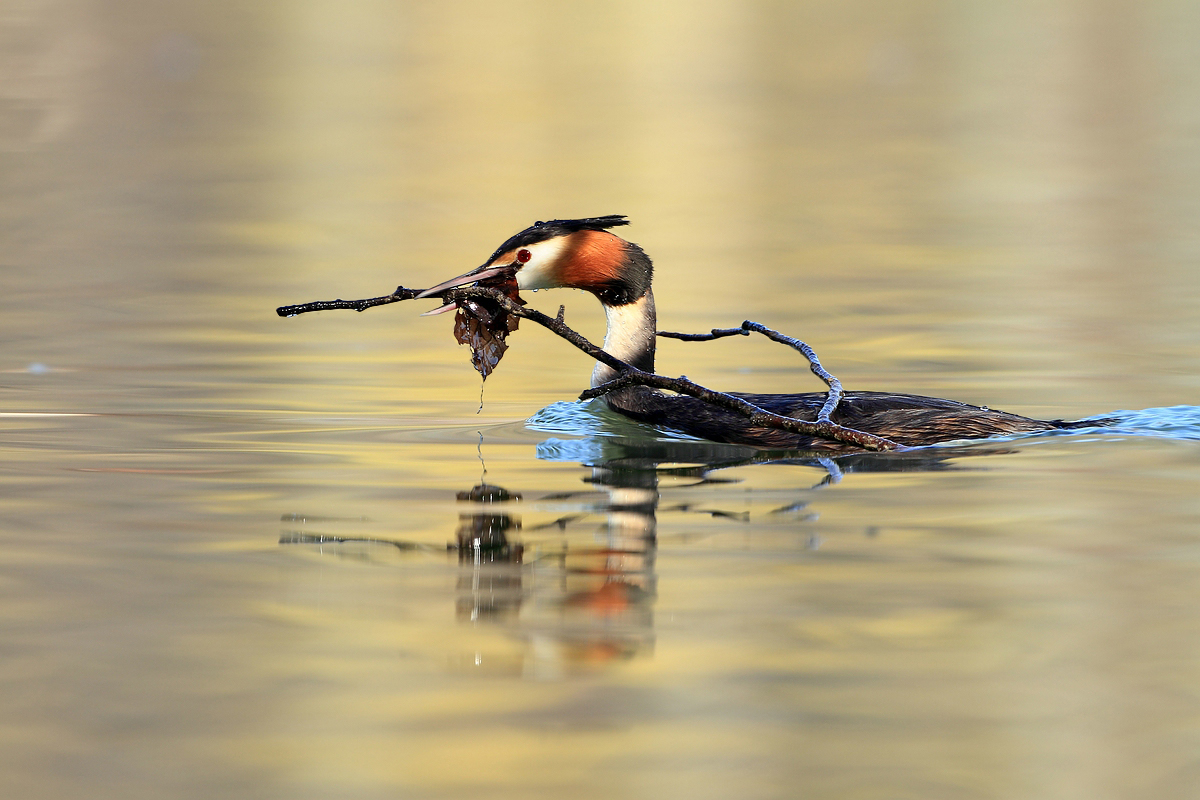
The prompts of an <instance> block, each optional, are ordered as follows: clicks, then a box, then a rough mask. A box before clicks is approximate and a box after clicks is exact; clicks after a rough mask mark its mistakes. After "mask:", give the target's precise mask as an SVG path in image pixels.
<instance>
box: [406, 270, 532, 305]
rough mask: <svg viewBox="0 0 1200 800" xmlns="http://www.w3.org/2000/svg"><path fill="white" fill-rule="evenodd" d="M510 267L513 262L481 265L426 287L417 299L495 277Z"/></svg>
mask: <svg viewBox="0 0 1200 800" xmlns="http://www.w3.org/2000/svg"><path fill="white" fill-rule="evenodd" d="M510 269H512V264H505V265H504V266H502V267H488V266H483V267H479V268H478V269H473V270H471V271H470V272H468V273H466V274H465V275H459V276H458V277H457V278H451V279H450V280H448V281H446V282H445V283H439V284H438V285H437V286H434V287H433V288H431V289H426V290H425V291H423V292H421V293H420V294H419V295H417V297H416V299H418V300H420V299H421V298H422V297H432V296H433V295H435V294H439V293H440V292H444V291H446V290H447V289H457V288H458V287H459V286H466V285H467V284H468V283H475V281H482V280H486V279H488V278H494V277H496V276H497V275H501V274H503V273H504V272H506V271H508V270H510Z"/></svg>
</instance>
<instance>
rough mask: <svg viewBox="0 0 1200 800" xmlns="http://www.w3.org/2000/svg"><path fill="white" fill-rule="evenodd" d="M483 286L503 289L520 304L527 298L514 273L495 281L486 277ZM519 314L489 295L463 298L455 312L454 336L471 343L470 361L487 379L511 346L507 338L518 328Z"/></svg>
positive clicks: (462, 341)
mask: <svg viewBox="0 0 1200 800" xmlns="http://www.w3.org/2000/svg"><path fill="white" fill-rule="evenodd" d="M479 285H481V286H492V287H494V288H498V289H503V290H504V292H505V294H507V295H508V296H509V298H511V299H512V300H514V301H515V302H517V303H520V304H521V305H525V301H524V300H522V299H521V296H520V294H518V293H517V282H516V281H515V280H513V278H512V277H511V276H507V277H505V278H504V279H502V280H500V281H496V282H488V281H483V282H480V284H479ZM519 322H520V318H518V317H514V316H513V315H512V314H509V313H508V312H507V311H505V310H504V309H503V308H501V307H500V306H499V304H497V303H495V302H493V301H492V300H489V299H487V298H477V299H474V300H465V301H463V302H460V303H459V305H458V310H457V311H456V312H455V314H454V338H455V339H457V340H458V343H459V344H465V345H470V347H471V365H472V366H474V367H475V369H476V370H478V371H479V374H480V375H482V376H483V378H484V380H487V376H488V375H491V374H492V370H494V369H495V368H496V365H497V364H499V363H500V359H501V358H503V357H504V352H505V351H506V350H508V343H507V342H506V341H505V339H506V338H507V337H508V334H510V333H512V332H513V331H515V330H516V329H517V323H519Z"/></svg>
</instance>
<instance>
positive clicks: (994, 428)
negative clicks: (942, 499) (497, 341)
mask: <svg viewBox="0 0 1200 800" xmlns="http://www.w3.org/2000/svg"><path fill="white" fill-rule="evenodd" d="M628 224H629V221H628V220H627V219H626V218H625V216H624V215H620V214H614V215H609V216H605V217H589V218H586V219H556V220H551V221H549V222H538V223H536V224H534V225H532V226H530V227H528V228H526V229H525V230H523V231H521V232H520V233H518V234H516V235H515V236H512V237H511V238H509V239H508V240H507V241H505V242H504V244H502V245H500V246H499V247H498V248H496V252H494V253H492V256H491V258H489V259H488V260H487V261H486V262H484V264H483V265H482V266H480V267H478V268H477V269H474V270H472V271H471V272H468V273H466V274H465V275H460V276H458V277H457V278H452V279H451V280H448V281H446V282H445V283H441V284H438V285H437V286H434V287H432V288H430V289H426V290H425V291H424V292H422V293H421V294H419V295H418V297H432V296H435V295H438V294H440V293H442V292H445V291H446V290H448V289H453V288H456V287H460V286H466V285H468V284H472V283H476V282H483V283H484V284H485V285H486V284H487V283H488V282H489V281H493V280H497V279H500V280H503V279H505V278H508V277H515V279H516V285H517V287H518V288H519V289H554V288H560V287H565V288H571V289H583V290H585V291H588V292H591V293H592V294H594V295H595V296H596V298H597V299H598V300H599V301H600V304H601V305H602V306H604V313H605V316H606V317H607V320H608V330H607V332H606V333H605V335H604V345H603V347H604V349H605V350H606V351H608V352H609V353H610V354H612V355H613V356H615V357H617V358H619V359H621V360H622V361H625V362H626V363H628V364H631V365H633V366H635V367H637V368H639V369H642V370H645V371H647V372H653V371H654V345H655V332H656V327H655V326H656V320H655V316H654V293H653V292H652V291H651V289H650V281H651V278H652V276H653V265H652V264H651V262H650V257H649V256H647V255H646V253H645V252H644V251H643V250H642V248H640V247H638V246H637V245H636V244H634V243H633V242H629V241H626V240H624V239H622V238H621V237H619V236H617V235H615V234H613V233H610V232H609V229H610V228H615V227H618V226H621V225H628ZM450 307H452V306H447V308H450ZM616 374H617V373H616V371H615V370H613V369H612V368H611V367H609V366H607V365H605V364H601V363H597V364H596V367H595V369H594V370H593V372H592V386H599V385H600V384H602V383H605V382H607V381H609V380H612V379H613V378H614V377H616ZM731 394H734V395H735V396H737V397H742V398H745V399H746V400H748V401H749V402H751V403H753V404H755V405H757V406H759V407H761V408H763V409H766V410H767V411H772V412H774V413H776V414H781V415H785V416H791V417H795V418H797V419H803V420H810V421H811V420H814V419H816V415H817V411H818V410H819V409H820V408H821V405H822V404H823V403H824V402H825V398H826V393H825V392H806V393H802V394H746V393H742V392H735V393H731ZM604 400H605V402H606V403H607V404H608V406H609V407H610V408H612V409H613V410H614V411H617V412H619V413H621V414H623V415H625V416H627V417H631V418H632V419H635V420H638V421H639V422H645V423H649V424H652V425H659V426H663V427H667V428H673V429H675V430H677V431H681V432H683V433H686V434H689V435H692V436H698V437H701V438H703V439H710V440H712V441H716V442H730V443H734V444H748V445H753V446H756V447H769V448H781V449H800V450H831V451H854V450H858V448H857V447H855V446H853V445H846V444H843V443H840V442H831V441H827V440H824V439H819V438H814V437H811V436H804V435H800V434H796V433H791V432H788V431H781V430H775V429H772V428H763V427H758V426H754V425H752V424H750V423H749V421H747V420H746V419H745V418H744V417H742V416H740V415H738V414H736V413H734V412H732V411H726V410H725V409H722V408H717V407H715V406H712V405H709V404H708V403H705V402H703V401H701V400H697V399H695V398H693V397H688V396H685V395H676V394H668V393H665V392H661V391H658V390H656V389H650V388H647V387H644V386H638V387H631V388H627V389H622V390H620V391H616V392H613V393H611V394H608V395H606V396H605V397H604ZM832 420H833V421H834V422H837V423H839V424H841V425H844V426H846V427H849V428H855V429H857V430H860V431H865V432H867V433H872V434H875V435H877V436H883V437H885V438H887V439H891V440H892V441H894V442H897V443H899V444H902V445H906V446H910V447H916V446H922V445H930V444H936V443H938V442H946V441H952V440H957V439H982V438H986V437H989V436H998V435H1006V434H1020V433H1038V432H1043V431H1052V430H1060V429H1066V428H1079V427H1088V426H1092V425H1096V424H1101V423H1097V422H1095V421H1091V422H1088V421H1083V422H1065V421H1063V420H1037V419H1030V418H1028V417H1021V416H1018V415H1016V414H1006V413H1004V412H1002V411H992V410H990V409H988V408H981V407H979V406H972V405H967V404H966V403H959V402H956V401H954V400H941V399H939V398H936V397H921V396H919V395H911V394H892V393H890V392H846V394H845V397H844V398H843V399H842V401H841V403H840V404H839V405H838V407H837V409H836V410H835V411H834V413H833V415H832Z"/></svg>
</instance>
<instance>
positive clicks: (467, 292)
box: [443, 286, 900, 450]
mask: <svg viewBox="0 0 1200 800" xmlns="http://www.w3.org/2000/svg"><path fill="white" fill-rule="evenodd" d="M476 297H488V298H490V299H491V300H492V301H493V302H495V303H498V304H499V305H500V306H501V307H502V308H504V310H505V311H507V312H508V313H510V314H513V315H515V316H518V317H523V318H525V319H528V320H531V321H533V322H536V323H537V324H539V325H541V326H542V327H544V328H547V329H549V330H550V331H552V332H554V333H556V334H558V335H559V336H560V337H562V338H563V339H566V340H567V341H568V342H570V343H571V344H573V345H575V346H576V347H577V348H579V349H580V350H582V351H583V352H584V353H587V354H588V355H589V356H591V357H592V358H594V359H596V360H597V361H599V362H601V363H602V364H605V365H607V366H609V367H612V368H613V369H615V370H617V372H618V373H619V375H618V377H616V378H615V379H613V380H611V381H609V382H608V383H605V384H602V385H600V386H596V387H593V388H591V389H588V390H587V391H585V392H583V393H582V394H581V395H579V399H580V400H590V399H592V398H596V397H601V396H603V395H606V394H609V393H610V392H614V391H616V390H618V389H623V388H626V387H628V386H649V387H652V388H655V389H666V390H667V391H670V392H676V393H678V394H686V395H689V396H691V397H695V398H697V399H698V400H703V401H704V402H706V403H708V404H709V405H714V406H718V407H720V408H724V409H726V410H728V411H733V412H734V413H737V414H741V415H742V416H744V417H746V418H747V419H748V420H749V421H750V422H751V423H752V424H754V425H761V426H762V427H765V428H777V429H780V430H785V431H790V432H791V433H798V434H801V435H803V436H816V437H819V438H822V439H832V440H833V441H837V442H847V443H849V444H856V445H858V446H859V447H863V448H866V449H867V450H895V449H896V448H898V447H900V445H899V444H897V443H896V442H893V441H891V440H890V439H884V438H883V437H882V436H875V435H874V434H870V433H865V432H863V431H859V430H855V429H854V428H847V427H845V426H842V425H838V424H837V423H836V422H832V421H831V420H830V419H829V414H830V413H831V412H832V410H833V407H834V406H836V405H837V403H838V401H839V400H841V397H842V385H841V383H840V382H838V380H837V378H834V377H833V376H832V375H830V374H829V373H828V372H826V371H825V370H824V369H823V368H822V367H821V362H820V361H819V360H818V359H817V354H816V353H815V352H813V350H812V348H811V347H809V346H808V345H807V344H805V343H804V342H801V341H800V340H798V339H792V338H790V337H788V336H784V335H783V334H781V333H777V332H776V331H773V330H771V329H770V328H767V327H766V326H763V325H759V324H758V323H757V322H750V321H747V322H745V323H743V328H744V329H745V331H747V333H743V334H742V335H749V333H748V331H751V330H753V331H757V332H759V333H762V334H763V335H764V336H768V337H769V338H772V339H774V340H775V341H780V342H784V343H786V344H790V345H791V346H793V347H796V348H797V349H799V350H800V351H801V352H802V353H804V354H805V356H807V357H808V359H809V364H810V365H811V366H812V369H813V372H814V373H816V374H817V375H818V376H819V377H820V378H821V379H822V380H824V381H826V383H827V384H828V385H829V389H830V391H829V398H828V399H826V401H825V405H824V406H822V408H821V414H820V416H818V417H817V421H816V422H808V421H807V420H801V419H796V418H794V417H785V416H782V415H781V414H773V413H771V412H770V411H767V410H766V409H763V408H759V407H758V406H756V405H754V404H753V403H751V402H749V401H747V400H743V399H742V398H740V397H735V396H734V395H730V394H725V393H724V392H716V391H713V390H712V389H708V388H706V387H704V386H700V385H699V384H696V383H692V382H691V381H690V380H688V379H687V378H686V377H679V378H668V377H666V376H665V375H658V374H655V373H653V372H646V371H644V370H640V369H638V368H637V367H635V366H633V365H632V364H627V363H625V362H624V361H622V360H620V359H619V358H616V357H614V356H612V355H611V354H609V353H608V352H606V351H604V350H602V349H600V348H599V347H597V346H596V345H594V344H592V343H591V342H589V341H588V340H587V339H585V338H584V337H583V336H581V335H580V334H578V333H576V332H575V331H574V330H572V329H571V328H568V327H567V326H566V325H564V324H563V323H562V321H561V319H553V318H551V317H548V316H546V315H545V314H543V313H541V312H540V311H537V310H535V309H532V308H529V307H527V306H522V305H520V304H519V303H514V302H513V301H512V300H511V299H509V297H508V296H507V295H505V294H504V293H503V292H501V291H498V290H496V289H489V288H486V287H480V286H475V287H470V288H466V289H451V290H450V291H448V292H446V293H445V294H444V295H443V298H444V299H445V300H446V302H454V301H456V300H459V299H462V300H469V299H473V298H476ZM743 328H733V329H727V330H732V331H742V330H743ZM713 334H714V335H712V336H711V337H710V338H718V336H733V335H737V334H736V333H726V332H725V331H715V330H714V331H713ZM680 335H688V334H680ZM695 335H696V336H700V337H706V336H709V335H708V334H695ZM694 341H699V340H698V339H697V340H694ZM818 370H819V371H818Z"/></svg>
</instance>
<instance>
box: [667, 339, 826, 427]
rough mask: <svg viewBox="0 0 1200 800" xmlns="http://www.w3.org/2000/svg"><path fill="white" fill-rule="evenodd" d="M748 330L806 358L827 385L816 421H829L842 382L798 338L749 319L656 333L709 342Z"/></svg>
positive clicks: (811, 367) (814, 352)
mask: <svg viewBox="0 0 1200 800" xmlns="http://www.w3.org/2000/svg"><path fill="white" fill-rule="evenodd" d="M750 331H754V332H756V333H761V334H762V335H763V336H766V337H767V338H768V339H770V340H771V341H773V342H779V343H780V344H786V345H787V346H788V347H791V348H793V349H795V350H799V351H800V352H801V353H802V354H803V355H804V357H805V358H807V359H808V366H809V369H811V370H812V372H813V374H814V375H816V376H817V377H818V378H820V379H821V380H823V381H824V382H825V385H826V386H828V387H829V392H828V394H827V395H826V397H825V403H824V405H822V406H821V410H820V411H819V412H818V413H817V422H829V421H830V419H829V416H830V415H831V414H832V413H833V411H834V409H836V408H837V405H838V403H840V402H841V401H842V396H843V395H844V394H845V392H844V391H843V390H842V382H841V381H839V380H838V379H837V378H835V377H834V376H833V375H831V374H830V373H828V372H826V371H825V368H824V367H822V366H821V359H819V358H817V354H816V351H814V350H813V349H812V348H811V347H809V346H808V345H807V344H805V343H804V342H802V341H800V340H799V339H793V338H792V337H791V336H784V335H783V334H782V333H780V332H779V331H776V330H773V329H772V328H768V327H767V326H766V325H763V324H761V323H758V322H752V321H751V320H746V321H745V322H743V323H742V327H740V328H713V329H712V331H711V332H709V333H671V332H670V331H659V332H658V335H659V336H661V337H663V338H664V339H679V340H680V341H684V342H710V341H712V340H713V339H723V338H725V337H726V336H738V335H741V336H749V335H750Z"/></svg>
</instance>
